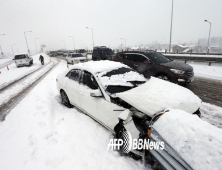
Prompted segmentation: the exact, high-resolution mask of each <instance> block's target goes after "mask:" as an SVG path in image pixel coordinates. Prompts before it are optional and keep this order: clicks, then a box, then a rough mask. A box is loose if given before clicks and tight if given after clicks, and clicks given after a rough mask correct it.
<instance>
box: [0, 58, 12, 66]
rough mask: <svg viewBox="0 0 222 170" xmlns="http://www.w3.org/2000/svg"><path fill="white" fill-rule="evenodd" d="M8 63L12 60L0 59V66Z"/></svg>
mask: <svg viewBox="0 0 222 170" xmlns="http://www.w3.org/2000/svg"><path fill="white" fill-rule="evenodd" d="M9 61H12V59H10V58H0V65H2V64H4V63H7V62H9Z"/></svg>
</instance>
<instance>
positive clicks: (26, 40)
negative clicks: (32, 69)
mask: <svg viewBox="0 0 222 170" xmlns="http://www.w3.org/2000/svg"><path fill="white" fill-rule="evenodd" d="M26 32H32V31H25V32H24V35H25V33H26ZM25 40H26V45H27V48H28V53H29V55H30V51H29V46H28V42H27V38H26V35H25Z"/></svg>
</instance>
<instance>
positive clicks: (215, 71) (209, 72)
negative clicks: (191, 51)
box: [187, 62, 222, 80]
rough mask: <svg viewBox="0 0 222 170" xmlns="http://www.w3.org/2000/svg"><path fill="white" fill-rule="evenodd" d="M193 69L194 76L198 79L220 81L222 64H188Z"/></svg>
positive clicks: (221, 78)
mask: <svg viewBox="0 0 222 170" xmlns="http://www.w3.org/2000/svg"><path fill="white" fill-rule="evenodd" d="M187 64H189V65H191V66H192V67H193V68H194V75H195V76H198V77H205V78H210V79H217V80H222V64H212V65H211V66H208V63H198V62H188V63H187Z"/></svg>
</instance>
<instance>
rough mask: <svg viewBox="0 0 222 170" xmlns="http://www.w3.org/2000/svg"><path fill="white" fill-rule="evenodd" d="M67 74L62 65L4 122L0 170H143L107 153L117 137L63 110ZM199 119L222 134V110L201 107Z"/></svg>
mask: <svg viewBox="0 0 222 170" xmlns="http://www.w3.org/2000/svg"><path fill="white" fill-rule="evenodd" d="M53 60H54V59H53ZM66 69H67V64H66V63H65V61H64V62H60V63H59V64H58V66H56V67H55V68H54V69H53V70H52V71H51V72H50V73H49V74H48V75H47V76H46V77H45V78H44V79H43V80H42V81H41V82H40V83H39V84H38V85H36V86H35V87H34V89H33V90H32V91H31V92H30V93H29V94H28V95H27V96H26V97H25V98H24V99H23V100H21V102H20V103H19V104H18V105H17V106H16V107H15V108H14V109H13V110H11V112H10V113H9V114H8V115H7V116H6V119H5V121H3V122H0V134H1V138H0V169H1V170H11V169H18V170H26V169H27V170H30V169H32V170H35V169H36V170H39V169H44V170H45V169H53V170H54V169H66V170H68V169H144V165H143V164H142V163H141V162H140V161H135V160H133V159H132V158H130V157H126V156H121V155H120V154H119V153H118V152H115V151H111V150H110V151H108V150H107V145H108V143H109V140H110V138H112V137H113V136H112V134H111V133H110V132H109V131H108V130H106V129H105V128H104V127H103V126H101V125H100V124H98V123H97V122H95V121H94V120H92V119H91V118H90V117H88V116H86V115H84V114H83V113H81V112H80V111H79V110H76V109H75V108H72V109H68V108H66V107H65V106H63V105H62V104H61V101H60V95H59V92H58V91H57V89H56V77H57V75H58V74H59V73H61V72H62V71H64V70H66ZM0 76H1V75H0ZM1 97H2V94H1V95H0V98H1ZM201 113H202V119H203V120H204V121H207V122H209V123H211V124H213V125H215V126H217V127H220V128H222V123H221V122H222V108H220V107H217V106H213V105H210V104H207V103H203V104H202V106H201ZM218 135H221V134H218Z"/></svg>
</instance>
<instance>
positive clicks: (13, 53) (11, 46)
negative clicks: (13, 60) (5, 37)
mask: <svg viewBox="0 0 222 170" xmlns="http://www.w3.org/2000/svg"><path fill="white" fill-rule="evenodd" d="M13 45H16V44H12V45H11V47H12V46H13ZM12 54H13V56H15V54H14V51H13V47H12Z"/></svg>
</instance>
